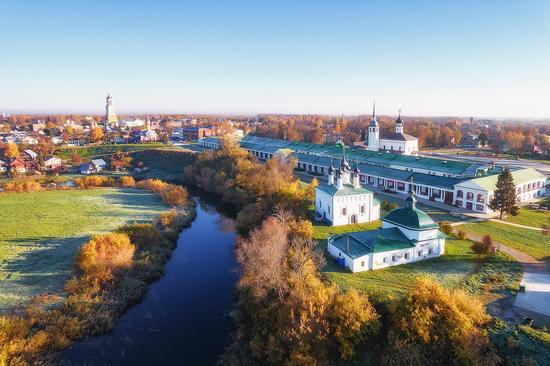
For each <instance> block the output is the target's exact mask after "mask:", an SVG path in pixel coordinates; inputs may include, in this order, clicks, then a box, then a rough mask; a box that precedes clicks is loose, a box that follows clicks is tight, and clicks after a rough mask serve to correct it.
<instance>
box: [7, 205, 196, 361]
mask: <svg viewBox="0 0 550 366" xmlns="http://www.w3.org/2000/svg"><path fill="white" fill-rule="evenodd" d="M187 203H188V208H187V209H186V211H185V212H184V211H176V210H175V209H174V210H173V211H172V212H171V213H170V219H169V220H168V219H165V220H160V219H159V220H158V222H157V223H155V224H132V225H126V226H123V227H121V228H120V229H118V230H116V231H115V232H113V233H109V234H105V235H98V236H94V237H93V238H91V239H90V240H89V241H88V242H87V243H86V244H84V245H83V246H82V248H81V249H80V251H79V253H78V254H77V259H76V272H75V275H74V276H73V277H72V278H71V279H69V280H68V281H67V282H66V285H65V292H66V294H67V296H66V298H65V299H64V300H63V302H62V304H60V305H59V306H56V307H55V308H53V309H49V310H48V309H45V307H44V306H41V304H40V303H39V302H38V303H36V304H32V305H29V306H27V307H26V308H25V309H22V310H19V311H17V312H14V313H13V314H11V315H5V316H0V365H18V366H19V365H34V364H46V363H48V362H50V361H51V360H52V357H53V356H52V354H54V353H55V352H58V351H60V350H62V349H64V348H66V347H67V346H69V345H70V343H71V342H72V341H74V340H76V339H78V338H81V337H83V336H85V335H93V334H99V333H103V332H105V331H108V330H110V329H111V328H112V327H113V325H114V322H115V321H116V319H117V318H118V317H119V316H120V315H121V314H122V313H123V312H124V311H125V310H126V309H127V308H128V307H129V306H131V305H132V304H135V303H136V302H138V301H139V300H140V299H141V298H142V297H143V296H144V294H145V293H146V291H147V287H148V284H149V283H150V282H152V281H154V280H155V279H158V278H159V277H160V276H161V275H162V274H163V271H164V263H165V262H166V261H167V260H168V259H169V257H170V255H171V252H172V249H173V248H174V246H175V239H176V238H177V235H174V233H178V232H179V231H180V230H181V229H182V227H183V226H185V225H187V224H189V223H190V222H191V221H192V219H193V216H194V210H193V209H192V206H191V204H192V203H190V202H187ZM161 221H162V225H161V224H160V222H161Z"/></svg>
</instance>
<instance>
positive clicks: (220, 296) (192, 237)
mask: <svg viewBox="0 0 550 366" xmlns="http://www.w3.org/2000/svg"><path fill="white" fill-rule="evenodd" d="M196 200H197V203H198V204H197V217H196V219H195V221H193V223H192V224H191V226H190V227H189V228H187V229H184V230H183V231H182V232H181V234H180V236H179V238H178V245H177V247H176V248H175V249H174V251H173V253H172V257H171V259H170V260H169V261H168V263H167V264H166V273H165V275H164V276H163V277H162V278H161V279H160V280H159V281H158V282H155V283H154V284H152V285H151V286H150V288H149V292H148V293H147V295H146V297H145V298H144V299H143V301H142V302H141V303H140V304H138V305H136V306H135V307H133V308H131V309H130V310H129V311H128V312H127V313H126V314H125V315H124V316H123V317H121V318H120V319H119V321H118V322H117V324H116V326H115V328H114V329H113V331H112V332H111V333H108V334H106V335H102V336H98V337H90V338H87V339H85V340H83V341H81V342H77V343H75V344H74V345H73V346H72V347H70V348H69V349H67V350H66V351H65V352H64V353H63V354H62V355H61V357H60V358H61V360H63V361H68V363H70V364H77V365H84V364H85V365H213V364H215V363H216V361H217V360H218V358H219V356H220V355H221V354H222V353H223V350H224V348H225V346H227V344H228V342H229V341H230V334H231V333H232V331H233V326H234V324H233V319H232V318H231V317H230V312H231V310H232V308H233V301H234V299H233V296H234V292H233V290H234V286H235V283H236V281H237V279H238V273H237V264H236V263H235V260H234V257H233V244H234V242H235V235H236V234H235V231H234V229H233V227H232V223H231V219H230V218H229V215H228V214H227V213H229V212H230V211H229V210H228V208H227V207H223V206H220V205H219V204H216V205H215V206H216V207H214V205H212V204H211V203H213V201H212V200H211V198H208V196H204V195H202V197H196Z"/></svg>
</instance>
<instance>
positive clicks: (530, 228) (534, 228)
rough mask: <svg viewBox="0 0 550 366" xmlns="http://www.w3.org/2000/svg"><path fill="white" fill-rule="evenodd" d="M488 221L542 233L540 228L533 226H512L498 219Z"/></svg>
mask: <svg viewBox="0 0 550 366" xmlns="http://www.w3.org/2000/svg"><path fill="white" fill-rule="evenodd" d="M489 220H490V221H494V222H498V223H500V224H505V225H510V226H516V227H521V228H524V229H529V230H536V231H542V229H541V228H540V227H534V226H527V225H520V224H514V223H513V222H508V221H504V220H499V219H489Z"/></svg>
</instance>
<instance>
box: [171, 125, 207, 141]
mask: <svg viewBox="0 0 550 366" xmlns="http://www.w3.org/2000/svg"><path fill="white" fill-rule="evenodd" d="M179 132H180V136H181V139H182V140H187V141H198V140H199V139H202V138H204V137H208V136H213V135H214V129H213V128H212V127H197V126H185V127H183V128H181V130H180V131H179Z"/></svg>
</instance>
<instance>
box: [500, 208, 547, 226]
mask: <svg viewBox="0 0 550 366" xmlns="http://www.w3.org/2000/svg"><path fill="white" fill-rule="evenodd" d="M548 219H550V212H549V211H541V210H535V209H531V208H520V209H519V215H517V216H508V217H506V218H504V221H508V222H512V223H514V224H520V225H526V226H534V227H540V228H541V227H542V226H543V225H548V224H550V222H548Z"/></svg>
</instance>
